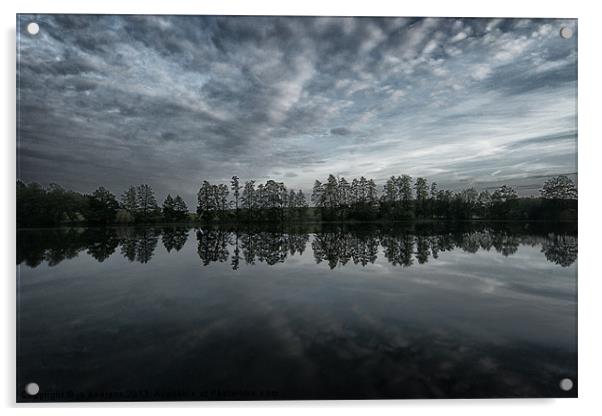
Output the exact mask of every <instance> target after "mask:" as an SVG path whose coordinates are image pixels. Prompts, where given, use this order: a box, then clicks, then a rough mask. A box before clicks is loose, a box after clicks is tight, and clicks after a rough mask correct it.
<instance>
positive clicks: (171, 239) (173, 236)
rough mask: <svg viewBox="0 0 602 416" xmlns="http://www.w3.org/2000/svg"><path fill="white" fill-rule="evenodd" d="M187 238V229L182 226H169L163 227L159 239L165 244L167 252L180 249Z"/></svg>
mask: <svg viewBox="0 0 602 416" xmlns="http://www.w3.org/2000/svg"><path fill="white" fill-rule="evenodd" d="M187 240H188V229H186V228H182V227H171V228H164V229H163V236H162V237H161V241H162V242H163V245H164V246H165V249H166V250H167V252H168V253H169V252H171V250H174V249H175V250H176V251H180V250H181V249H182V247H184V244H186V241H187Z"/></svg>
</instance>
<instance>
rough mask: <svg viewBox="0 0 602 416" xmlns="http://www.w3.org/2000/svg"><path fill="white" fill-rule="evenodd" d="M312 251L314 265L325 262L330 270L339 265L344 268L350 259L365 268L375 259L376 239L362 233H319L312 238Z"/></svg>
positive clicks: (376, 250) (376, 251) (376, 252)
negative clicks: (314, 260)
mask: <svg viewBox="0 0 602 416" xmlns="http://www.w3.org/2000/svg"><path fill="white" fill-rule="evenodd" d="M312 249H313V251H314V258H315V259H316V263H320V262H322V261H327V262H328V266H329V267H330V268H331V269H334V268H335V267H336V266H337V264H339V263H340V264H341V265H343V266H344V265H345V264H347V262H348V261H349V260H350V259H353V263H355V264H361V265H362V266H366V265H367V264H368V263H374V262H375V261H376V259H377V254H378V238H377V237H376V236H371V235H369V234H364V233H360V234H355V233H350V232H341V231H337V232H332V233H319V234H316V235H315V237H314V240H313V242H312Z"/></svg>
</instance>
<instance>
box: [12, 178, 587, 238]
mask: <svg viewBox="0 0 602 416" xmlns="http://www.w3.org/2000/svg"><path fill="white" fill-rule="evenodd" d="M378 188H379V187H378V186H377V185H376V183H375V181H374V180H373V179H367V178H365V177H363V176H362V177H360V178H353V179H352V180H350V181H348V180H347V179H346V178H344V177H340V178H339V177H335V176H334V175H329V176H328V178H327V179H326V180H324V181H323V182H322V181H319V180H316V181H315V182H314V185H313V189H312V193H311V196H310V200H311V205H312V206H311V207H310V204H309V203H308V200H307V198H306V196H305V194H304V193H303V191H302V190H300V189H299V190H294V189H288V188H287V187H286V186H285V184H284V183H283V182H277V181H274V180H268V181H266V182H265V183H259V184H257V182H256V181H255V180H249V181H246V182H245V183H244V184H242V183H241V182H240V179H239V178H238V177H237V176H233V177H232V180H231V181H230V183H229V184H223V183H222V184H212V183H210V182H208V181H203V182H202V184H201V186H200V188H199V190H198V193H197V207H196V212H195V213H191V212H190V211H189V209H188V207H187V205H186V203H185V202H184V200H183V199H182V197H181V196H180V195H176V196H175V197H172V196H171V194H169V195H167V197H166V198H165V200H164V201H163V203H162V205H161V206H159V204H158V203H157V200H156V197H155V193H154V191H153V189H152V187H151V186H149V185H147V184H141V185H138V186H130V187H129V188H128V189H127V190H126V191H125V192H124V193H123V194H122V195H121V196H120V197H119V198H117V197H116V196H115V195H114V194H112V193H111V192H110V191H108V190H107V189H106V188H104V187H102V186H101V187H99V188H98V189H96V190H95V191H94V192H92V193H91V194H81V193H78V192H74V191H70V190H65V189H64V188H62V187H61V186H59V185H56V184H51V185H49V186H47V187H43V186H41V185H39V184H37V183H29V184H26V183H24V182H22V181H17V226H18V227H39V226H56V225H60V224H70V223H71V224H73V223H82V224H86V223H87V224H129V223H143V224H145V223H172V222H173V223H181V222H203V223H211V222H246V223H255V222H258V223H259V222H270V223H273V222H285V221H288V222H291V221H301V222H303V221H305V222H307V221H317V222H319V221H412V220H447V221H455V220H471V219H489V220H552V221H566V220H576V218H577V187H576V185H575V183H574V182H573V181H572V180H571V179H570V178H569V177H567V176H564V175H560V176H556V177H553V178H551V179H549V180H547V181H546V182H545V183H544V184H543V187H542V189H541V190H540V197H537V198H536V197H529V198H520V197H519V196H518V194H517V192H516V190H515V189H514V188H512V187H511V186H508V185H502V186H500V187H499V188H497V189H495V190H493V191H492V192H491V191H489V190H483V191H481V192H479V191H477V190H476V189H475V188H467V189H462V190H460V191H455V192H454V191H451V190H447V189H446V190H444V189H439V187H438V185H437V183H436V182H431V183H429V182H428V181H427V179H426V178H423V177H418V178H416V179H415V180H414V179H413V178H412V177H411V176H409V175H400V176H391V177H390V178H389V179H388V180H387V181H386V182H385V184H384V185H383V186H382V188H381V189H380V190H379V189H378Z"/></svg>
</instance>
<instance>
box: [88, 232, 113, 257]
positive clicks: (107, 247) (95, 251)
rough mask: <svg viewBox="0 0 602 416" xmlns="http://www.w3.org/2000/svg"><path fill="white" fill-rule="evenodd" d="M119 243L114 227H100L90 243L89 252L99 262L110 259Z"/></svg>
mask: <svg viewBox="0 0 602 416" xmlns="http://www.w3.org/2000/svg"><path fill="white" fill-rule="evenodd" d="M118 245H119V239H118V238H117V233H116V232H115V229H113V228H101V229H98V230H97V232H96V233H95V234H94V236H93V237H92V238H90V243H89V244H88V254H89V255H91V256H92V257H94V258H95V259H96V260H98V261H99V262H103V261H105V260H106V259H108V258H109V257H110V256H111V255H112V254H113V253H114V252H115V249H116V248H117V246H118Z"/></svg>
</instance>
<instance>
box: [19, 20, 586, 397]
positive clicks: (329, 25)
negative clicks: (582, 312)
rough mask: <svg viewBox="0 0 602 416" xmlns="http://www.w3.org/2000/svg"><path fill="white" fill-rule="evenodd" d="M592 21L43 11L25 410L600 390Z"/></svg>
mask: <svg viewBox="0 0 602 416" xmlns="http://www.w3.org/2000/svg"><path fill="white" fill-rule="evenodd" d="M576 100H577V21H576V19H534V18H530V19H523V18H508V19H498V18H428V17H425V18H394V17H291V16H289V17H282V16H152V15H140V16H135V15H69V14H52V15H46V14H41V15H36V14H21V15H18V16H17V184H16V187H17V191H16V193H17V218H16V221H17V259H16V262H17V265H18V266H17V276H16V278H17V294H16V296H17V357H16V360H17V378H16V386H17V388H16V390H17V401H19V402H38V401H41V402H55V401H59V402H60V401H174V400H194V401H195V400H304V399H436V398H542V397H577V387H578V379H577V373H578V371H577V101H576Z"/></svg>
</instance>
